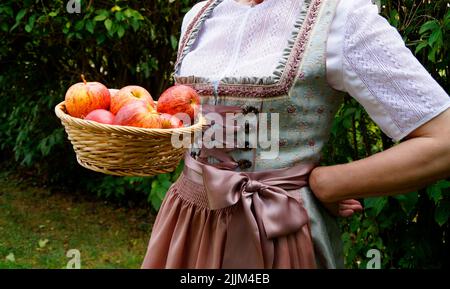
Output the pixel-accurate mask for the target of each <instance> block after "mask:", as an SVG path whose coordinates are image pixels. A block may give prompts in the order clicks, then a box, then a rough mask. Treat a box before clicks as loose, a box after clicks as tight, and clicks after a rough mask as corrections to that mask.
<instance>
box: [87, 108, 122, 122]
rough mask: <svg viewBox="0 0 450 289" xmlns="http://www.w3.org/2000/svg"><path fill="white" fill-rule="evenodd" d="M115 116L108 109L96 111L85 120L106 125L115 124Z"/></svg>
mask: <svg viewBox="0 0 450 289" xmlns="http://www.w3.org/2000/svg"><path fill="white" fill-rule="evenodd" d="M114 117H115V115H114V114H113V113H112V112H110V111H109V110H106V109H96V110H93V111H91V112H90V113H89V114H88V115H87V116H86V117H85V118H84V119H85V120H92V121H96V122H99V123H104V124H113V122H114Z"/></svg>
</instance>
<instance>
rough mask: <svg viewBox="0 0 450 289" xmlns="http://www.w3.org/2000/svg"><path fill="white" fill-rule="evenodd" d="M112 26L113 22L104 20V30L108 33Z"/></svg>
mask: <svg viewBox="0 0 450 289" xmlns="http://www.w3.org/2000/svg"><path fill="white" fill-rule="evenodd" d="M112 25H113V22H112V21H111V19H106V20H105V27H106V30H108V31H110V30H111V28H112Z"/></svg>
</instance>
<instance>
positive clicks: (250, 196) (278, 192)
mask: <svg viewBox="0 0 450 289" xmlns="http://www.w3.org/2000/svg"><path fill="white" fill-rule="evenodd" d="M191 161H192V159H191ZM194 161H195V160H194ZM188 163H189V162H188ZM188 163H187V164H188ZM198 164H199V163H198ZM199 165H200V166H201V170H202V176H203V184H204V186H205V190H206V193H207V196H208V201H209V206H210V208H211V209H212V210H217V209H223V208H226V207H230V206H233V205H237V206H238V207H237V208H236V211H234V212H233V214H232V216H231V221H230V222H231V223H230V224H229V226H228V228H229V231H228V233H227V239H226V243H225V248H224V259H223V264H222V267H223V268H271V267H272V265H273V262H274V244H273V240H272V239H274V238H277V237H280V236H285V235H288V234H291V233H295V232H297V231H298V230H300V229H301V228H302V226H304V225H305V224H307V223H308V215H307V212H306V210H305V208H304V207H303V203H302V201H301V198H300V195H299V194H297V195H294V194H292V193H291V194H290V193H288V192H287V190H296V189H300V188H302V187H304V186H306V185H307V176H308V174H309V172H310V171H311V170H312V168H313V165H312V164H304V165H300V166H295V167H290V168H286V169H280V170H275V171H261V172H250V173H248V172H234V171H228V170H221V169H218V168H215V167H213V166H209V165H204V164H199Z"/></svg>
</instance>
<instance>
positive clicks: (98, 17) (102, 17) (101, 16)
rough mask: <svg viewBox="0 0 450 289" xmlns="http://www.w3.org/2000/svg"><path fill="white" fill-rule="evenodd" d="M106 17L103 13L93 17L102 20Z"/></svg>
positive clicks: (95, 19)
mask: <svg viewBox="0 0 450 289" xmlns="http://www.w3.org/2000/svg"><path fill="white" fill-rule="evenodd" d="M106 18H108V15H104V14H102V15H97V16H95V17H94V21H103V20H105V19H106Z"/></svg>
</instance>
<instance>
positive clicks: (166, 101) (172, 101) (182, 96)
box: [157, 85, 200, 120]
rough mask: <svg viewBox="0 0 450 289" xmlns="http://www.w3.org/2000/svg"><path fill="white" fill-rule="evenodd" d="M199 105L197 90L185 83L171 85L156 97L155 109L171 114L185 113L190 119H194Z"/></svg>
mask: <svg viewBox="0 0 450 289" xmlns="http://www.w3.org/2000/svg"><path fill="white" fill-rule="evenodd" d="M199 105H200V97H199V95H198V94H197V92H196V91H195V90H194V89H193V88H191V87H189V86H186V85H176V86H172V87H170V88H169V89H167V90H166V91H164V92H163V94H161V96H160V97H159V99H158V104H157V110H158V112H160V113H168V114H171V115H174V114H177V113H186V114H187V115H189V117H190V118H191V120H194V119H195V116H196V115H197V112H198V108H199Z"/></svg>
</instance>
